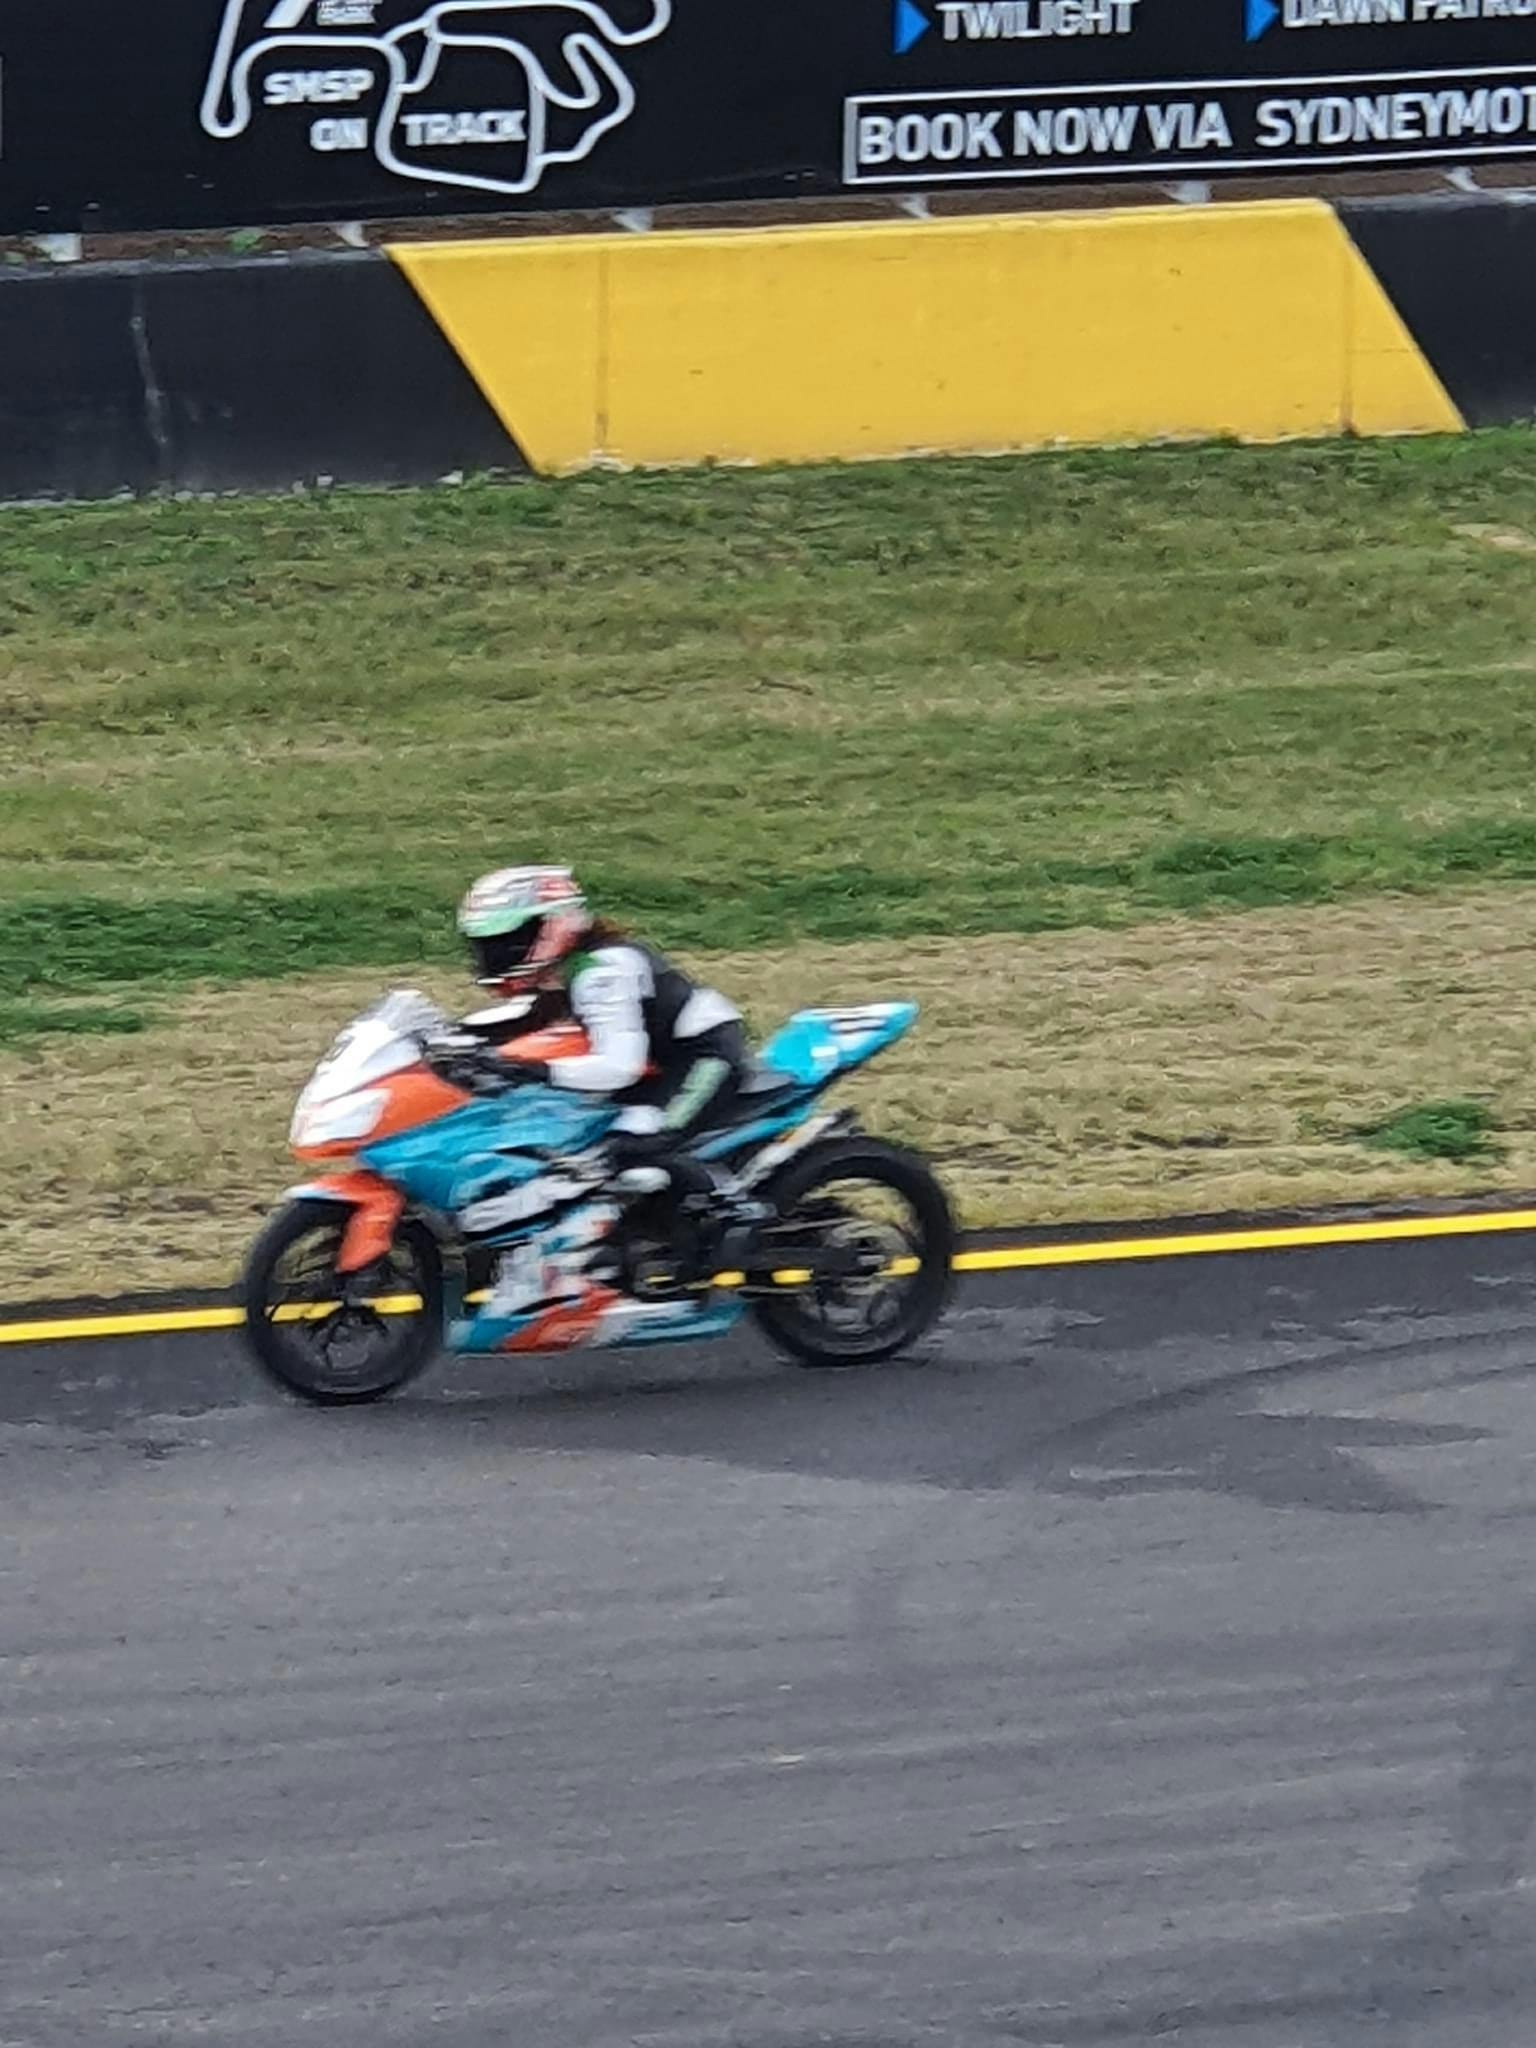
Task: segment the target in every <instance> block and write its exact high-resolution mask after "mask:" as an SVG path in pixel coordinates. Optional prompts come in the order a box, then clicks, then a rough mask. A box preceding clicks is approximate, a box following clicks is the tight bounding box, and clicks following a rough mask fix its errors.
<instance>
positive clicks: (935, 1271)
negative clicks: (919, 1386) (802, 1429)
mask: <svg viewBox="0 0 1536 2048" xmlns="http://www.w3.org/2000/svg"><path fill="white" fill-rule="evenodd" d="M767 1192H768V1194H769V1196H770V1198H771V1199H772V1201H773V1202H774V1204H775V1206H776V1207H777V1209H778V1211H779V1221H778V1222H776V1223H775V1224H773V1225H772V1226H771V1227H770V1229H769V1231H768V1232H767V1234H766V1237H765V1242H764V1244H763V1247H762V1250H763V1252H764V1254H765V1255H766V1263H768V1264H771V1265H773V1266H775V1267H778V1268H780V1269H783V1268H785V1267H789V1268H792V1267H793V1266H794V1263H795V1253H796V1248H797V1247H798V1248H800V1249H801V1250H802V1252H804V1253H805V1254H807V1255H808V1256H809V1257H811V1258H812V1259H814V1261H815V1267H813V1269H812V1270H811V1271H810V1273H809V1275H808V1277H807V1278H806V1279H805V1280H803V1281H800V1282H798V1283H797V1282H795V1281H793V1280H790V1279H788V1277H787V1275H786V1278H785V1279H784V1280H783V1281H781V1282H780V1288H781V1289H782V1291H774V1292H772V1293H766V1294H763V1295H760V1296H758V1298H757V1299H756V1300H755V1301H754V1302H753V1304H752V1309H753V1314H754V1315H755V1316H756V1318H757V1321H758V1323H759V1325H760V1327H761V1328H762V1330H763V1331H764V1333H765V1334H766V1335H767V1337H768V1338H769V1340H770V1341H771V1342H772V1343H774V1344H776V1345H777V1346H778V1347H779V1348H780V1349H781V1350H783V1351H787V1352H788V1353H789V1355H790V1356H791V1357H792V1358H794V1359H795V1360H797V1361H798V1363H800V1364H801V1365H809V1366H823V1367H825V1366H849V1365H872V1364H874V1363H876V1362H877V1361H878V1360H880V1359H883V1358H891V1357H894V1356H895V1354H896V1353H897V1352H899V1351H905V1350H907V1349H909V1348H910V1347H911V1346H912V1345H913V1344H916V1343H917V1342H918V1340H919V1339H920V1338H922V1337H924V1336H926V1335H927V1333H928V1331H929V1330H931V1329H932V1327H933V1325H934V1324H935V1323H936V1322H937V1321H938V1319H939V1317H940V1315H941V1314H942V1313H943V1310H944V1305H945V1303H946V1301H947V1300H948V1299H949V1291H950V1286H951V1278H952V1273H953V1266H954V1254H955V1225H954V1219H953V1217H952V1216H951V1215H950V1209H949V1203H948V1200H947V1199H946V1197H945V1194H944V1190H943V1189H942V1188H941V1187H940V1186H939V1183H938V1181H937V1180H936V1179H935V1178H934V1175H933V1172H932V1170H931V1169H930V1168H929V1167H928V1166H927V1164H926V1163H925V1162H924V1161H923V1160H921V1159H919V1158H917V1157H916V1156H915V1155H914V1154H912V1153H910V1152H902V1151H899V1150H897V1148H896V1147H895V1146H893V1145H883V1144H881V1143H879V1142H878V1140H876V1139H873V1138H846V1139H833V1140H831V1141H830V1142H828V1143H827V1144H824V1145H817V1146H816V1147H814V1148H813V1149H812V1150H811V1151H809V1152H806V1153H804V1154H802V1155H801V1157H800V1158H798V1159H795V1160H792V1161H791V1162H790V1164H789V1165H788V1166H786V1167H785V1169H784V1171H783V1172H782V1173H781V1174H779V1175H778V1176H777V1177H776V1178H775V1179H774V1180H773V1181H772V1182H771V1184H770V1186H769V1188H768V1190H767ZM818 1268H819V1270H817V1269H818Z"/></svg>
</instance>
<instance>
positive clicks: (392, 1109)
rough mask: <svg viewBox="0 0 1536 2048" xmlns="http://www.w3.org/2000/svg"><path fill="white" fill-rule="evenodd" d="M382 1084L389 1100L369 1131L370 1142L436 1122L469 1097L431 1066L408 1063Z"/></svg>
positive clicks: (457, 1107) (458, 1107)
mask: <svg viewBox="0 0 1536 2048" xmlns="http://www.w3.org/2000/svg"><path fill="white" fill-rule="evenodd" d="M385 1086H386V1090H387V1092H388V1096H389V1100H388V1102H387V1103H386V1105H385V1108H384V1114H383V1116H382V1117H381V1118H380V1119H379V1121H378V1123H377V1124H375V1126H374V1127H373V1129H372V1130H371V1131H370V1132H369V1133H368V1139H367V1142H368V1143H369V1144H370V1145H377V1144H378V1143H379V1142H380V1141H381V1140H382V1139H384V1138H396V1137H398V1136H399V1135H400V1133H401V1132H402V1131H414V1130H418V1129H419V1128H420V1127H421V1125H422V1124H430V1123H436V1121H437V1119H438V1118H439V1117H443V1116H451V1115H452V1113H453V1112H454V1110H456V1109H462V1108H463V1107H464V1105H465V1103H466V1102H468V1101H469V1099H470V1098H469V1096H468V1094H467V1093H466V1092H465V1091H464V1089H462V1088H455V1087H454V1085H453V1083H452V1082H451V1081H445V1080H443V1078H442V1077H441V1075H439V1074H434V1073H433V1072H432V1070H431V1068H430V1067H407V1068H406V1070H405V1072H404V1073H403V1074H395V1075H393V1076H392V1077H391V1078H390V1080H389V1081H388V1082H387V1083H386V1084H385Z"/></svg>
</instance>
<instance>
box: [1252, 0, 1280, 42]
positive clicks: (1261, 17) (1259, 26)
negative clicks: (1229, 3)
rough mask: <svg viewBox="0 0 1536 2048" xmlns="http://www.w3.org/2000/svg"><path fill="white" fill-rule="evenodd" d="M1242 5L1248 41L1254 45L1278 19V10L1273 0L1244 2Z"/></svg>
mask: <svg viewBox="0 0 1536 2048" xmlns="http://www.w3.org/2000/svg"><path fill="white" fill-rule="evenodd" d="M1244 4H1245V6H1246V8H1247V22H1248V40H1249V42H1250V43H1256V42H1257V41H1258V40H1259V37H1260V36H1262V35H1267V34H1268V32H1269V31H1270V30H1271V29H1272V28H1273V27H1274V25H1275V23H1276V22H1277V21H1278V20H1279V19H1280V10H1279V8H1278V7H1277V6H1276V5H1275V0H1244Z"/></svg>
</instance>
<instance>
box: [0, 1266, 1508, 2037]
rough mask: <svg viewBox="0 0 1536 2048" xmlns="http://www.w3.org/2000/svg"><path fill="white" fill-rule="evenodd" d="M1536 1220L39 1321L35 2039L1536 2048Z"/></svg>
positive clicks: (30, 1836)
mask: <svg viewBox="0 0 1536 2048" xmlns="http://www.w3.org/2000/svg"><path fill="white" fill-rule="evenodd" d="M1533 1537H1536V1245H1531V1244H1528V1243H1527V1242H1526V1241H1525V1240H1524V1239H1521V1238H1518V1237H1492V1236H1490V1237H1485V1238H1469V1239H1462V1240H1453V1241H1444V1242H1433V1243H1427V1244H1407V1245H1393V1246H1381V1247H1375V1248H1371V1249H1368V1250H1367V1249H1364V1248H1353V1249H1348V1250H1342V1249H1341V1250H1311V1251H1305V1252H1294V1251H1293V1252H1286V1253H1264V1254H1257V1255H1248V1256H1224V1257H1220V1258H1199V1259H1190V1260H1180V1261H1168V1262H1156V1263H1149V1264H1144V1265H1130V1264H1127V1265H1115V1266H1098V1267H1079V1268H1074V1269H1067V1270H1062V1271H1045V1272H1036V1273H1030V1274H1025V1275H1021V1276H1015V1277H1011V1278H1008V1279H999V1280H996V1281H990V1282H985V1283H976V1284H972V1285H970V1286H968V1287H967V1288H965V1290H964V1291H963V1292H962V1293H961V1294H960V1295H959V1296H958V1298H957V1301H956V1304H955V1308H954V1311H953V1313H952V1315H951V1317H950V1319H949V1321H948V1323H947V1325H946V1327H945V1329H944V1331H943V1334H942V1338H941V1341H940V1343H939V1344H938V1346H937V1348H936V1350H935V1351H934V1352H933V1354H932V1355H930V1356H929V1357H927V1358H925V1359H923V1360H921V1361H918V1362H915V1363H912V1364H903V1365H898V1366H896V1367H888V1368H885V1369H882V1370H878V1371H869V1372H858V1373H852V1374H847V1375H832V1374H814V1373H808V1372H803V1371H799V1370H796V1369H795V1368H793V1367H790V1366H787V1365H783V1364H781V1363H779V1362H777V1361H776V1360H775V1359H773V1358H772V1357H771V1355H769V1354H768V1353H767V1352H766V1351H763V1350H761V1349H759V1348H757V1347H756V1346H755V1345H753V1344H751V1343H747V1344H742V1345H737V1346H733V1347H730V1348H722V1349H719V1350H712V1351H700V1352H698V1353H677V1354H669V1355H666V1356H656V1355H650V1356H646V1355H639V1356H637V1357H635V1358H624V1357H621V1356H611V1357H596V1358H589V1359H585V1360H571V1361H566V1362H563V1363H561V1364H559V1365H556V1366H549V1367H545V1366H537V1367H534V1368H529V1367H528V1366H526V1365H519V1366H494V1365H493V1366H476V1367H474V1368H472V1369H468V1370H466V1369H465V1368H463V1367H460V1366H451V1365H448V1364H444V1365H442V1366H440V1367H438V1368H437V1369H435V1370H434V1372H433V1373H432V1375H431V1376H430V1377H429V1378H428V1379H426V1380H424V1381H422V1382H421V1383H420V1384H419V1385H418V1386H417V1387H416V1388H415V1389H413V1390H412V1391H411V1392H410V1394H409V1395H408V1396H407V1397H405V1398H403V1399H400V1400H397V1401H395V1402H393V1403H390V1404H387V1405H385V1406H382V1407H380V1408H377V1409H372V1410H368V1411H365V1412H354V1413H347V1414H333V1413H325V1414H321V1413H314V1412H310V1411H308V1410H304V1409H301V1408H299V1407H296V1406H293V1405H290V1404H288V1403H287V1402H285V1401H283V1400H280V1399H278V1398H276V1397H275V1396H270V1395H268V1394H267V1393H266V1392H265V1390H264V1389H263V1388H262V1386H261V1385H260V1383H258V1382H257V1381H256V1379H255V1378H254V1376H253V1375H252V1373H251V1372H250V1370H249V1369H248V1367H247V1366H246V1364H245V1362H244V1359H243V1356H242V1354H241V1352H240V1350H239V1347H238V1343H237V1342H236V1341H235V1340H228V1341H225V1340H211V1339H206V1338H200V1337H179V1338H170V1339H165V1340H162V1341H158V1342H149V1343H139V1344H132V1345H116V1344H112V1343H95V1344H82V1345H69V1346H57V1347H50V1348H46V1349H40V1350H35V1351H20V1350H16V1351H0V2048H55V2044H58V2048H63V2044H69V2048H115V2044H118V2043H122V2044H128V2043H135V2044H137V2043H153V2044H161V2043H164V2044H178V2048H179V2044H182V2043H187V2044H191V2043H194V2042H195V2043H199V2044H217V2048H225V2044H237V2043H239V2044H245V2043H250V2044H253V2048H254V2044H267V2043H271V2044H274V2048H276V2044H285V2048H286V2044H290V2043H304V2042H309V2041H314V2042H316V2043H324V2044H325V2048H391V2044H395V2043H399V2044H402V2048H404V2044H409V2048H422V2044H425V2043H428V2042H431V2043H443V2044H445V2048H446V2044H453V2048H461V2044H462V2048H471V2044H473V2048H482V2044H483V2048H492V2044H496V2048H544V2044H549V2048H620V2044H624V2048H629V2044H641V2048H812V2044H818V2048H909V2044H930V2043H934V2044H946V2048H971V2044H976V2048H991V2044H1008V2043H1021V2044H1031V2048H1045V2044H1062V2048H1110V2044H1122V2043H1125V2044H1134V2043H1141V2042H1163V2041H1172V2042H1178V2043H1181V2044H1189V2048H1313V2044H1324V2048H1335V2044H1336V2048H1365V2044H1373V2048H1375V2044H1380V2048H1531V2043H1532V2042H1533V2041H1536V1942H1533V1937H1536V1840H1533V1831H1536V1585H1533V1583H1532V1572H1531V1568H1530V1566H1531V1558H1532V1552H1533Z"/></svg>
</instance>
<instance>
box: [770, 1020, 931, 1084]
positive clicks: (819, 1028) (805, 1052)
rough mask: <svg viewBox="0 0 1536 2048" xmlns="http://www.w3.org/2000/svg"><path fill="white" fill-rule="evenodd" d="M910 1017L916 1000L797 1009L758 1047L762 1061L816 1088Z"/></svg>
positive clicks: (887, 1040)
mask: <svg viewBox="0 0 1536 2048" xmlns="http://www.w3.org/2000/svg"><path fill="white" fill-rule="evenodd" d="M916 1021H917V1005H916V1003H863V1004H860V1005H858V1006H856V1007H850V1008H848V1009H841V1010H801V1011H799V1012H797V1014H796V1015H795V1016H793V1017H791V1018H790V1020H789V1022H788V1023H787V1024H786V1025H785V1026H784V1028H783V1030H782V1031H779V1032H776V1033H775V1034H774V1036H773V1037H772V1038H770V1039H769V1041H768V1043H767V1044H766V1045H765V1046H764V1047H763V1054H762V1057H763V1065H764V1066H765V1067H774V1068H776V1069H777V1070H778V1071H779V1072H780V1073H781V1074H783V1075H784V1076H785V1078H786V1079H787V1080H791V1081H798V1082H799V1083H800V1084H801V1085H802V1086H803V1087H807V1088H814V1089H817V1090H820V1089H822V1088H825V1087H826V1086H827V1085H828V1084H829V1083H830V1082H832V1081H834V1080H836V1078H837V1076H838V1075H839V1074H846V1073H848V1072H850V1071H851V1070H852V1069H853V1068H854V1067H862V1066H863V1065H864V1063H865V1061H866V1060H872V1059H873V1058H874V1057H875V1055H876V1053H881V1052H884V1051H885V1049H886V1047H887V1046H888V1045H894V1044H895V1043H896V1041H897V1039H898V1038H903V1037H905V1035H906V1034H907V1032H909V1031H910V1030H911V1029H912V1026H913V1024H914V1023H915V1022H916Z"/></svg>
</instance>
